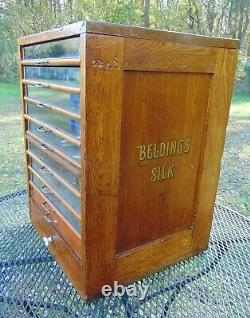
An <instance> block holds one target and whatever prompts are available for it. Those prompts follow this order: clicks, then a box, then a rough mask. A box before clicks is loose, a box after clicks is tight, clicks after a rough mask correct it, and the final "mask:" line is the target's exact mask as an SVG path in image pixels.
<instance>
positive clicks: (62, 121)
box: [27, 103, 80, 140]
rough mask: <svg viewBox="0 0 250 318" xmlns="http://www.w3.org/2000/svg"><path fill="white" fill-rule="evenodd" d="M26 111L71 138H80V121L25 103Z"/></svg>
mask: <svg viewBox="0 0 250 318" xmlns="http://www.w3.org/2000/svg"><path fill="white" fill-rule="evenodd" d="M27 113H28V115H30V116H31V117H32V118H35V119H37V120H39V121H41V122H43V123H45V124H49V125H50V126H52V127H54V128H55V129H56V130H59V131H61V132H62V133H66V134H67V135H69V136H70V137H71V138H76V139H78V140H80V121H79V120H76V119H72V118H69V117H67V116H65V115H63V114H60V113H58V112H53V111H50V110H48V109H47V108H44V107H43V106H38V105H34V104H31V103H27Z"/></svg>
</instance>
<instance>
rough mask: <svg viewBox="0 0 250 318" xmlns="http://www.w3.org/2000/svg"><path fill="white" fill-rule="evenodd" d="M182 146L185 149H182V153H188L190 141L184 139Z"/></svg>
mask: <svg viewBox="0 0 250 318" xmlns="http://www.w3.org/2000/svg"><path fill="white" fill-rule="evenodd" d="M184 144H185V149H184V152H186V153H187V152H189V150H190V139H186V140H185V142H184Z"/></svg>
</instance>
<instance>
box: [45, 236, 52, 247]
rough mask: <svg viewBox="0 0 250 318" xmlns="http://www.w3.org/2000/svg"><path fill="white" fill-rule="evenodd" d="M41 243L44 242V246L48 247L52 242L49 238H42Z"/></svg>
mask: <svg viewBox="0 0 250 318" xmlns="http://www.w3.org/2000/svg"><path fill="white" fill-rule="evenodd" d="M43 241H44V244H45V246H47V247H48V246H49V244H50V243H52V242H53V239H52V237H51V236H44V238H43Z"/></svg>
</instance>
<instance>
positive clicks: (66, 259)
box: [30, 199, 85, 297]
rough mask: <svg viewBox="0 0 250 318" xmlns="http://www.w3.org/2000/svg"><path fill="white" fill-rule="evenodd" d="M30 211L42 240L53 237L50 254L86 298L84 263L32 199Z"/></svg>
mask: <svg viewBox="0 0 250 318" xmlns="http://www.w3.org/2000/svg"><path fill="white" fill-rule="evenodd" d="M30 209H31V211H30V214H31V221H32V224H33V225H34V227H35V228H36V230H37V232H38V233H39V235H40V236H41V237H42V238H43V237H51V238H52V240H53V241H52V243H50V244H49V245H48V249H49V251H50V253H51V254H52V255H53V256H54V258H55V260H56V261H57V262H58V263H59V265H60V267H61V268H62V269H63V271H64V272H65V273H66V275H67V276H68V278H69V279H70V281H71V282H72V283H73V285H74V287H75V288H76V290H77V291H78V293H79V294H80V295H81V296H82V297H85V294H84V292H83V282H84V276H83V274H84V273H83V266H82V263H81V262H80V261H79V260H78V259H77V257H76V256H75V254H74V253H73V252H72V250H71V249H70V248H69V247H68V246H67V244H66V243H65V242H64V240H63V239H62V238H61V237H60V236H59V235H58V233H57V232H56V230H55V229H54V228H53V227H51V226H50V225H49V224H47V223H46V220H45V219H44V217H43V216H42V214H41V212H40V210H39V208H38V206H37V205H36V203H35V202H34V200H32V199H31V200H30Z"/></svg>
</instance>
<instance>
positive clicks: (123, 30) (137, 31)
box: [18, 21, 240, 49]
mask: <svg viewBox="0 0 250 318" xmlns="http://www.w3.org/2000/svg"><path fill="white" fill-rule="evenodd" d="M82 33H95V34H106V35H113V36H120V37H127V38H138V39H150V40H156V41H163V42H165V41H168V42H177V43H183V44H188V45H199V46H212V47H221V48H230V49H237V48H239V45H240V42H239V40H234V39H226V38H216V37H207V36H201V35H195V34H188V33H180V32H172V31H166V30H156V29H149V28H144V27H138V26H128V25H121V24H114V23H106V22H96V21H80V22H77V23H73V24H70V25H67V26H64V27H60V28H56V29H52V30H48V31H44V32H41V33H37V34H33V35H29V36H25V37H21V38H19V40H18V44H19V45H21V46H23V45H32V44H35V43H42V42H48V41H53V40H57V39H63V38H68V37H72V36H77V35H80V34H82Z"/></svg>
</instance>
